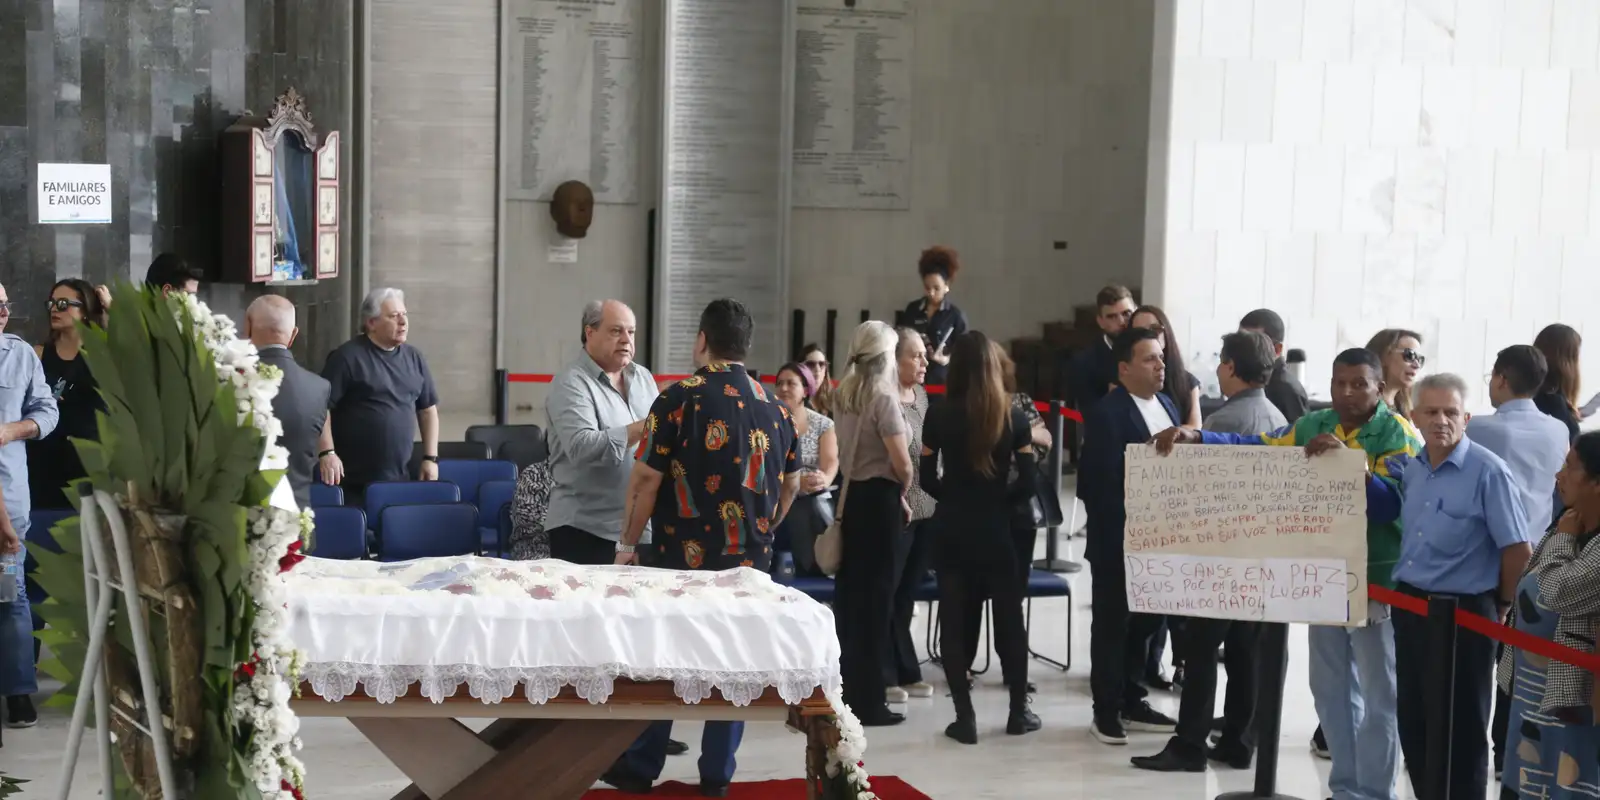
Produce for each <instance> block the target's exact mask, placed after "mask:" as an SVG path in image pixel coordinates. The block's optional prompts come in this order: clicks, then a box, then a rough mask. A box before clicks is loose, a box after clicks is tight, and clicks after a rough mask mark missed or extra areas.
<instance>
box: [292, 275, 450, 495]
mask: <svg viewBox="0 0 1600 800" xmlns="http://www.w3.org/2000/svg"><path fill="white" fill-rule="evenodd" d="M361 319H362V325H363V327H365V329H366V332H365V333H364V334H362V335H360V336H357V337H355V338H354V339H351V340H350V341H348V342H345V343H344V344H342V345H339V347H338V348H337V349H336V350H334V351H333V352H332V353H329V354H328V362H327V363H326V364H324V365H323V368H322V377H324V378H327V379H328V383H329V384H330V385H331V387H332V389H331V392H330V394H329V396H328V405H329V407H330V409H331V412H332V413H331V414H329V419H328V424H327V425H326V426H325V427H324V428H323V429H322V442H321V444H320V445H319V447H320V449H321V452H319V453H318V456H317V460H318V462H319V464H320V466H321V470H322V479H323V481H325V482H327V483H330V484H341V485H343V486H344V488H345V495H346V496H347V498H348V497H350V496H352V495H355V496H356V499H354V500H353V501H351V502H352V503H353V504H359V503H360V502H361V501H360V496H361V495H363V494H364V493H365V491H366V487H367V484H369V483H373V482H375V481H399V480H406V479H408V478H410V477H411V476H409V475H407V474H406V465H407V464H408V463H410V461H411V449H412V441H413V436H414V435H415V434H416V433H417V432H418V430H419V429H420V431H421V434H422V447H423V450H422V453H423V456H422V469H421V474H420V475H419V476H418V477H420V478H421V479H422V480H425V481H433V480H438V479H439V394H438V392H437V391H435V389H434V387H433V375H432V373H430V372H429V371H428V362H427V360H426V359H424V358H423V357H422V352H421V351H419V350H418V349H417V348H415V347H412V346H411V345H409V344H406V335H407V333H408V332H409V330H410V318H409V317H408V316H407V314H406V296H405V293H404V292H401V291H400V290H399V289H388V288H385V289H373V290H372V291H371V292H370V293H368V294H367V297H366V299H365V300H363V301H361ZM345 459H348V460H345Z"/></svg>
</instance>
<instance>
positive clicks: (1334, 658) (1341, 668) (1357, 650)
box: [1307, 603, 1400, 800]
mask: <svg viewBox="0 0 1600 800" xmlns="http://www.w3.org/2000/svg"><path fill="white" fill-rule="evenodd" d="M1368 616H1369V619H1370V620H1371V621H1372V622H1371V624H1369V625H1367V626H1366V627H1363V628H1335V627H1331V626H1323V625H1313V626H1311V632H1310V634H1309V636H1308V637H1307V640H1308V641H1309V643H1310V646H1311V663H1310V667H1311V697H1312V699H1313V700H1314V701H1315V703H1316V706H1317V716H1318V717H1319V718H1321V720H1322V733H1323V736H1325V737H1326V738H1327V740H1328V754H1329V756H1330V757H1331V758H1332V760H1333V765H1332V769H1331V770H1330V772H1329V775H1328V788H1329V790H1331V792H1332V793H1333V798H1334V800H1395V798H1396V795H1395V777H1396V772H1397V769H1398V767H1399V761H1400V730H1399V725H1398V723H1397V721H1396V719H1397V718H1396V712H1395V671H1394V622H1393V620H1391V619H1390V618H1389V608H1388V606H1384V605H1380V604H1377V603H1369V605H1368Z"/></svg>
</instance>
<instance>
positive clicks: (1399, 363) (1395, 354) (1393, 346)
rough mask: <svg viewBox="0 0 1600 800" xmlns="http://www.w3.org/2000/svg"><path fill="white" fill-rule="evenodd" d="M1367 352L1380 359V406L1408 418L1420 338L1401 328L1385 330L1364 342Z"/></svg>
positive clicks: (1419, 357)
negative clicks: (1381, 375)
mask: <svg viewBox="0 0 1600 800" xmlns="http://www.w3.org/2000/svg"><path fill="white" fill-rule="evenodd" d="M1367 349H1368V350H1371V351H1372V352H1374V353H1377V354H1378V358H1381V359H1383V402H1384V403H1386V404H1388V406H1389V407H1390V408H1392V409H1394V411H1395V413H1396V414H1399V415H1400V416H1402V417H1405V418H1406V419H1410V418H1411V387H1412V386H1413V385H1415V384H1416V382H1417V375H1418V374H1419V373H1421V372H1422V366H1423V365H1424V364H1426V363H1428V359H1427V357H1426V356H1424V355H1423V354H1422V334H1420V333H1417V332H1415V331H1408V330H1404V329H1402V328H1385V329H1383V330H1381V331H1378V332H1377V333H1376V334H1374V335H1373V337H1372V339H1371V341H1368V342H1367Z"/></svg>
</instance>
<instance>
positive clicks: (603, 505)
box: [544, 300, 660, 564]
mask: <svg viewBox="0 0 1600 800" xmlns="http://www.w3.org/2000/svg"><path fill="white" fill-rule="evenodd" d="M634 324H635V323H634V317H633V311H632V310H631V309H629V308H628V307H627V306H626V305H623V304H622V303H620V302H618V301H616V300H606V301H603V302H602V301H598V300H597V301H594V302H591V303H589V304H588V305H587V306H585V307H584V310H583V333H582V335H581V341H582V343H583V352H582V353H579V354H578V357H577V358H576V359H574V360H573V361H572V363H571V364H569V365H568V366H567V368H566V369H565V370H564V371H563V372H562V373H561V374H560V375H557V376H556V378H555V382H554V384H553V385H552V386H551V388H550V397H549V399H548V400H546V401H545V413H546V414H547V416H548V417H549V419H550V437H549V438H550V477H551V486H550V506H549V510H548V511H547V512H546V513H545V519H544V528H545V530H546V531H548V532H549V534H550V555H552V556H554V557H555V558H559V559H562V560H564V561H570V562H572V563H574V564H610V563H612V562H613V561H615V560H616V556H617V553H616V545H617V539H618V538H619V537H620V536H621V535H622V522H623V520H622V512H623V508H622V505H623V500H624V498H625V496H626V494H627V488H628V476H629V474H630V473H631V471H632V470H633V456H634V452H633V450H634V446H635V445H637V444H638V442H639V440H640V438H641V437H642V434H643V431H644V418H645V417H646V416H647V415H649V413H650V404H651V403H653V402H655V399H656V395H658V394H660V392H659V391H658V390H657V389H656V379H655V376H653V375H651V374H650V370H647V369H645V368H644V367H643V366H640V365H639V364H636V363H634V361H633V354H634V353H633V346H634V332H635V331H634ZM641 541H643V542H649V541H650V531H649V529H648V528H646V529H645V533H644V538H643V539H642V540H641Z"/></svg>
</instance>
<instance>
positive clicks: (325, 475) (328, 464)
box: [317, 453, 344, 486]
mask: <svg viewBox="0 0 1600 800" xmlns="http://www.w3.org/2000/svg"><path fill="white" fill-rule="evenodd" d="M317 467H318V468H319V469H320V470H321V472H322V482H323V483H326V484H328V485H329V486H338V485H339V481H342V480H344V462H343V461H340V460H339V454H338V453H328V454H326V455H324V456H323V457H321V458H319V459H317Z"/></svg>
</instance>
